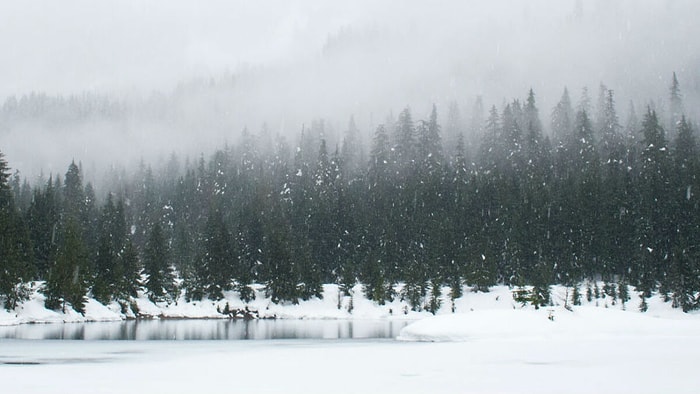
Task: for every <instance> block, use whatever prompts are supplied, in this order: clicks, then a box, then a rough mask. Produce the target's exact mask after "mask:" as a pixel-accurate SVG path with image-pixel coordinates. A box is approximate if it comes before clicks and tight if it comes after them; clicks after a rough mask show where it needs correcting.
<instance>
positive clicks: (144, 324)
mask: <svg viewBox="0 0 700 394" xmlns="http://www.w3.org/2000/svg"><path fill="white" fill-rule="evenodd" d="M409 323H410V322H408V321H403V320H248V321H245V320H228V319H211V320H193V319H166V320H131V321H122V322H104V323H102V322H92V323H67V324H22V325H16V326H6V327H0V338H2V339H46V340H49V339H70V340H138V341H144V340H241V339H256V340H263V339H387V338H389V339H393V338H396V336H398V335H399V331H401V329H402V328H403V327H405V326H406V325H407V324H409Z"/></svg>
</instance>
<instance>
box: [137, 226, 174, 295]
mask: <svg viewBox="0 0 700 394" xmlns="http://www.w3.org/2000/svg"><path fill="white" fill-rule="evenodd" d="M143 273H144V274H145V275H146V280H145V282H144V287H145V288H146V290H147V292H148V298H149V299H150V300H151V301H153V302H160V301H166V300H167V301H169V300H171V299H173V298H174V297H175V277H174V273H173V269H172V265H171V263H170V250H169V247H168V242H167V240H166V239H165V235H164V234H163V230H162V228H161V225H160V223H155V224H154V225H153V228H151V231H150V234H149V235H148V240H147V242H146V247H145V249H144V256H143Z"/></svg>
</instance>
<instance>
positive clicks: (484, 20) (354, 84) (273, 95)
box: [0, 0, 700, 167]
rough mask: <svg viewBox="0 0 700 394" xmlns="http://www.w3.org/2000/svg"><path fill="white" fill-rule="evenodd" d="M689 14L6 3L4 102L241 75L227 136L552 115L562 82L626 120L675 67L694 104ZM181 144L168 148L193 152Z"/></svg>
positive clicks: (632, 2)
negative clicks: (511, 110)
mask: <svg viewBox="0 0 700 394" xmlns="http://www.w3.org/2000/svg"><path fill="white" fill-rule="evenodd" d="M697 15H700V1H697V0H581V1H577V0H527V1H525V0H460V1H457V0H455V1H448V0H438V1H431V2H428V1H420V0H400V1H398V0H397V1H378V0H353V1H342V2H341V1H329V0H309V1H300V0H266V1H235V0H234V1H224V0H220V1H219V0H198V1H186V0H167V1H166V0H120V1H116V0H112V1H107V0H62V1H55V0H22V1H0V100H4V98H5V97H7V96H9V95H17V96H21V95H23V94H27V93H29V92H32V91H40V92H46V93H49V94H63V95H67V94H73V93H81V92H83V91H91V92H98V93H104V94H112V95H117V96H118V97H119V96H124V95H126V96H128V95H143V96H147V95H149V94H150V93H151V92H152V91H154V90H159V91H163V92H165V93H169V92H171V91H173V89H174V88H175V87H176V86H177V85H178V83H181V82H182V81H187V80H189V79H192V78H210V77H213V78H221V76H222V75H225V74H226V75H229V74H231V75H235V76H237V77H238V78H239V80H240V81H241V82H240V83H239V84H238V85H236V88H235V92H232V93H230V94H229V95H224V96H223V97H224V100H225V103H224V104H225V105H229V106H230V108H231V114H230V116H231V118H232V119H233V120H230V124H227V127H228V128H229V129H232V130H238V131H239V130H240V129H242V128H243V127H245V126H248V127H250V128H252V129H253V130H257V129H259V127H260V125H261V124H262V122H268V123H269V124H271V125H272V127H273V128H276V129H278V130H281V129H288V130H292V131H293V132H294V133H297V132H298V130H299V129H300V127H301V125H302V124H303V123H308V122H310V121H311V120H312V119H314V118H325V119H327V120H329V122H330V123H331V124H335V125H336V128H341V127H344V126H342V125H343V124H344V123H345V122H346V121H347V119H348V118H349V116H350V115H355V116H356V119H357V121H358V124H359V126H360V127H361V128H362V129H363V130H364V131H365V132H367V133H369V132H371V129H372V127H373V126H374V125H376V124H377V123H378V122H381V121H383V119H384V118H385V116H386V114H387V113H388V112H389V111H393V112H394V113H398V111H400V110H401V109H402V108H403V107H404V106H406V105H409V106H411V108H412V109H414V112H416V117H417V118H423V117H425V116H427V113H428V111H429V110H430V107H431V105H432V103H436V104H437V105H438V110H439V111H440V113H441V115H444V113H445V112H446V108H447V105H448V103H449V102H450V101H452V100H456V101H457V102H459V104H460V105H461V106H462V107H463V108H465V109H467V110H468V109H469V108H470V106H471V103H472V102H473V100H474V98H475V97H476V96H477V95H481V96H484V101H485V104H486V105H487V106H490V105H491V104H495V105H497V106H500V105H501V103H502V102H503V101H504V100H511V99H513V98H523V97H525V96H526V94H527V90H528V89H529V88H531V87H532V88H534V89H535V92H536V93H537V97H538V103H539V104H540V109H541V115H542V117H543V118H544V120H545V123H547V119H548V116H549V114H550V112H551V108H552V106H553V105H554V104H555V103H556V101H557V100H558V99H559V97H560V95H561V91H562V90H563V88H564V87H565V86H567V87H568V88H569V89H570V91H571V92H572V98H573V99H574V100H576V99H577V98H578V95H579V93H580V90H581V88H582V87H583V86H589V87H590V89H591V92H592V95H593V96H595V94H597V87H598V84H599V83H601V82H604V83H605V84H606V85H607V86H608V87H609V88H611V89H613V90H615V92H616V98H617V101H618V103H620V104H619V107H620V112H621V113H622V115H623V116H624V115H625V112H626V110H627V107H628V103H629V101H630V100H634V101H635V102H636V103H638V104H639V105H645V103H647V102H648V101H649V100H657V101H660V102H661V101H662V100H663V99H664V98H666V96H667V94H668V85H669V83H670V79H671V73H672V72H674V71H676V72H677V73H678V75H679V79H680V81H681V85H682V89H683V92H684V94H685V97H686V99H687V102H688V103H689V104H690V105H691V106H696V104H697V103H698V102H699V101H698V92H700V75H699V74H700V42H699V39H698V37H700V23H698V22H697ZM207 100H209V101H204V102H202V101H200V102H198V103H197V105H200V106H204V107H206V106H207V105H209V103H211V100H213V99H212V98H207ZM193 107H194V106H193ZM183 108H189V107H188V106H186V105H184V104H183ZM192 116H193V117H194V119H189V122H190V124H196V123H197V120H196V116H197V114H196V113H194V115H192ZM202 116H210V114H209V113H207V111H206V108H205V110H204V111H203V113H202ZM188 130H189V129H187V130H185V132H190V133H191V131H192V130H189V131H188ZM238 131H237V132H238ZM38 132H40V130H39V131H38ZM24 133H26V131H24ZM26 135H27V134H24V135H20V136H18V135H15V136H14V138H11V137H13V136H12V135H9V136H0V145H2V146H3V150H4V151H5V152H7V154H8V158H9V159H10V160H14V162H15V163H19V162H22V163H26V162H27V161H29V160H36V161H38V163H34V165H35V166H40V167H45V164H44V163H43V162H42V161H41V158H40V157H38V156H37V155H36V154H35V155H34V156H33V158H27V157H24V156H22V154H20V153H17V152H19V147H18V144H24V145H26V143H24V142H25V141H26ZM181 137H183V138H170V141H162V142H163V150H164V151H166V152H169V151H173V150H174V151H177V150H178V147H177V146H174V145H173V144H175V143H177V142H178V141H182V143H183V144H187V145H188V146H191V140H190V139H188V138H185V136H184V135H183V136H181ZM101 138H102V137H101ZM229 139H230V138H229V136H220V138H219V140H216V143H217V144H218V143H219V141H220V140H229ZM150 141H156V140H155V139H151V140H150ZM166 142H169V143H170V144H166ZM13 144H14V145H13ZM102 144H103V145H107V146H109V145H115V144H111V143H110V142H104V141H103V142H102ZM142 145H144V144H142ZM48 146H49V147H50V148H51V149H49V148H47V151H48V150H51V151H52V152H57V151H59V150H60V149H57V146H56V145H55V144H48ZM91 147H92V145H89V144H88V145H85V144H84V145H83V146H82V147H81V149H82V150H80V151H77V152H78V153H80V152H88V151H90V150H91ZM25 150H26V149H25ZM92 150H93V151H94V149H92ZM15 153H16V154H15ZM58 153H61V152H58ZM58 153H56V154H58ZM190 153H192V152H190ZM76 154H77V153H75V152H74V151H71V150H70V149H68V148H66V153H65V155H66V156H71V155H72V156H75V155H76ZM65 160H66V162H68V160H69V159H65ZM55 161H59V162H60V163H63V160H56V159H54V162H55ZM62 166H63V164H60V166H59V167H62Z"/></svg>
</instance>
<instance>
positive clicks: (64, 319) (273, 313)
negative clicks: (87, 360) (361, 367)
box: [0, 283, 700, 341]
mask: <svg viewBox="0 0 700 394" xmlns="http://www.w3.org/2000/svg"><path fill="white" fill-rule="evenodd" d="M39 285H40V283H35V284H34V285H33V287H32V288H33V292H32V295H31V297H30V299H29V300H27V301H25V302H23V303H21V304H19V305H18V306H17V308H15V309H14V310H12V311H9V312H8V311H6V310H4V309H2V308H0V325H16V324H23V323H72V322H88V321H118V320H124V319H129V318H149V319H161V318H171V319H227V318H230V317H231V316H230V315H227V314H224V313H223V312H224V311H226V310H231V311H244V310H246V309H247V310H249V311H251V312H252V313H253V314H254V315H255V316H256V317H259V318H276V319H402V320H423V319H425V318H430V319H427V320H425V321H424V322H420V323H416V324H415V325H414V326H412V327H411V328H410V329H408V328H407V330H406V331H405V333H403V334H402V339H406V340H435V341H441V340H465V339H469V338H474V337H480V336H483V335H486V333H490V334H489V335H492V336H493V335H500V336H509V335H514V334H515V333H520V335H535V333H536V334H537V335H540V334H542V333H545V334H547V333H549V332H550V331H552V330H557V329H563V327H566V326H567V324H570V325H573V326H575V327H573V328H571V329H576V328H577V327H584V326H586V324H591V325H594V326H595V327H597V330H598V331H599V332H601V330H602V328H603V327H607V326H609V325H610V324H623V323H624V322H634V325H641V326H647V325H649V324H653V319H651V318H652V317H657V318H665V319H675V320H698V319H700V315H698V314H697V313H695V314H685V313H682V312H681V311H680V310H679V309H674V308H672V307H671V303H670V302H664V300H663V298H662V297H661V296H659V295H655V296H653V297H652V298H650V299H647V301H646V302H647V305H648V311H647V312H646V313H640V312H639V308H638V306H639V302H640V298H639V296H638V294H637V293H636V292H631V293H630V294H631V299H630V300H629V301H628V302H626V303H624V304H623V303H622V302H620V300H619V299H617V300H615V299H612V298H611V297H606V296H605V295H604V294H602V293H600V294H599V298H592V299H591V300H590V301H587V300H586V299H585V297H584V299H583V300H582V303H583V305H581V306H576V307H574V308H573V312H570V311H568V310H566V309H565V308H564V305H566V304H569V305H570V304H571V302H568V303H565V300H566V299H569V298H570V291H567V289H566V288H564V287H561V286H553V287H552V293H551V294H552V306H551V307H545V308H542V309H540V310H535V309H534V308H533V307H532V306H530V305H522V304H521V303H518V302H516V301H515V300H514V299H513V294H512V292H513V289H512V288H509V287H507V286H494V287H493V288H492V289H491V291H490V292H488V293H473V292H471V291H469V288H467V287H465V289H464V293H463V295H462V296H461V297H459V298H457V299H455V300H454V301H452V300H450V299H449V297H448V294H449V289H448V288H443V289H442V296H441V297H440V303H441V307H440V309H439V310H438V311H437V313H436V315H437V316H436V317H432V314H430V313H428V312H426V311H425V310H422V311H412V310H411V308H410V306H409V304H408V303H407V302H406V301H402V300H401V299H400V297H396V298H395V299H394V300H393V301H391V302H387V303H385V304H384V305H379V304H377V303H376V302H374V301H371V300H369V299H367V298H366V297H365V295H364V292H363V288H362V286H361V285H356V286H355V287H354V288H353V290H352V292H351V293H352V296H348V295H346V294H344V293H342V292H341V291H340V290H339V288H338V286H337V285H324V287H323V298H315V297H314V298H312V299H310V300H307V301H303V300H300V301H299V303H298V304H293V303H289V302H287V303H284V302H283V303H279V304H275V303H273V302H272V300H271V299H270V298H268V297H266V296H265V291H264V290H265V289H264V286H262V285H254V286H253V289H254V291H255V299H254V300H252V301H250V302H244V301H243V300H241V299H240V297H239V296H238V293H237V292H235V291H229V292H225V293H224V298H223V299H222V300H219V301H212V300H208V299H204V300H201V301H190V302H188V301H186V300H185V298H184V297H182V296H181V297H179V298H178V299H177V300H176V302H171V303H166V302H158V303H154V302H152V301H150V300H149V299H148V297H147V296H146V295H145V294H140V295H139V297H138V298H136V299H133V300H132V303H133V305H134V306H135V308H133V309H134V310H132V309H131V308H127V309H126V310H123V308H122V306H121V305H119V304H117V303H116V302H113V303H111V304H109V305H103V304H101V303H99V302H98V301H96V300H94V299H92V298H90V299H88V302H87V304H86V313H85V315H84V316H83V315H81V314H79V313H77V312H75V311H73V310H72V309H71V308H70V307H67V308H66V311H65V313H64V312H62V311H54V310H49V309H46V308H45V307H44V296H43V294H41V293H40V292H39V291H38V290H37V289H38V288H39ZM395 290H396V291H397V293H398V292H400V290H401V287H400V286H397V287H396V288H395ZM426 303H427V300H426ZM550 310H551V311H553V313H554V318H555V320H554V322H552V321H550V320H548V316H549V313H550ZM453 312H454V313H453ZM608 312H611V313H608ZM612 312H617V313H612ZM617 320H621V321H619V322H618V321H617ZM586 321H590V323H584V322H586ZM650 321H652V322H650ZM552 323H554V324H552ZM657 323H658V322H657ZM624 324H627V323H624ZM630 324H632V323H630ZM438 326H439V330H438ZM553 327H562V328H553ZM636 329H637V328H635V327H634V326H630V330H636ZM603 331H604V330H603Z"/></svg>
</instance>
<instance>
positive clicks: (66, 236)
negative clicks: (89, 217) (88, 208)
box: [43, 217, 90, 314]
mask: <svg viewBox="0 0 700 394" xmlns="http://www.w3.org/2000/svg"><path fill="white" fill-rule="evenodd" d="M63 227H64V228H63V231H62V237H61V238H62V239H61V241H60V242H59V244H58V248H57V252H56V258H55V260H54V261H53V264H52V266H51V268H50V270H49V275H48V277H47V280H46V287H45V289H44V290H43V292H44V294H45V295H46V301H45V303H46V307H47V308H49V309H58V308H61V309H62V310H63V312H64V313H65V311H66V305H67V304H70V305H71V307H72V308H73V309H74V310H75V311H77V312H79V313H81V314H84V313H85V302H86V301H87V296H86V294H87V291H88V281H89V278H90V273H89V270H88V252H87V249H86V248H85V244H84V243H83V240H82V234H81V231H80V227H79V225H78V222H77V221H76V220H75V219H73V218H71V217H69V218H68V219H67V221H66V223H65V224H64V226H63Z"/></svg>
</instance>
